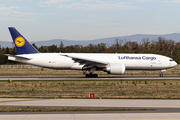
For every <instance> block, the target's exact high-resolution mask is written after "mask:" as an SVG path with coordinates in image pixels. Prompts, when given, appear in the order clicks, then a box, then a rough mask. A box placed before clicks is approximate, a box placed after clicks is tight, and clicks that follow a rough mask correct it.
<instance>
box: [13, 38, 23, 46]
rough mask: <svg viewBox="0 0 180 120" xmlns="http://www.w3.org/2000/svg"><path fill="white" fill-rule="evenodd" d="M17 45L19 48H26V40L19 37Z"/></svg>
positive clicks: (16, 41)
mask: <svg viewBox="0 0 180 120" xmlns="http://www.w3.org/2000/svg"><path fill="white" fill-rule="evenodd" d="M15 44H16V46H17V47H22V46H24V44H25V40H24V38H23V37H17V38H16V39H15Z"/></svg>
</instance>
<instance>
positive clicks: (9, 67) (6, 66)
mask: <svg viewBox="0 0 180 120" xmlns="http://www.w3.org/2000/svg"><path fill="white" fill-rule="evenodd" d="M13 68H14V69H17V68H19V69H20V68H41V67H38V66H33V65H0V69H13ZM176 68H180V64H178V65H177V66H176Z"/></svg>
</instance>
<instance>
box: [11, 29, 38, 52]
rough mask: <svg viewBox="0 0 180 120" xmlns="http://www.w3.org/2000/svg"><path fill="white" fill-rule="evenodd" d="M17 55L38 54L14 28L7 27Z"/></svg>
mask: <svg viewBox="0 0 180 120" xmlns="http://www.w3.org/2000/svg"><path fill="white" fill-rule="evenodd" d="M9 31H10V33H11V36H12V39H13V42H14V45H15V47H16V50H17V52H18V54H33V53H39V52H38V51H37V50H36V49H35V48H34V47H33V46H32V45H31V44H30V43H29V42H28V41H27V40H26V39H25V38H24V37H23V36H22V35H21V34H20V33H19V32H18V31H17V30H16V29H15V28H14V27H9Z"/></svg>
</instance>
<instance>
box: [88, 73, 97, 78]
mask: <svg viewBox="0 0 180 120" xmlns="http://www.w3.org/2000/svg"><path fill="white" fill-rule="evenodd" d="M86 77H87V78H97V77H98V75H97V74H91V73H90V74H86Z"/></svg>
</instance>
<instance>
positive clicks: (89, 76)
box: [86, 67, 98, 78]
mask: <svg viewBox="0 0 180 120" xmlns="http://www.w3.org/2000/svg"><path fill="white" fill-rule="evenodd" d="M95 70H96V68H95V67H93V68H91V69H90V70H89V72H90V73H89V74H86V77H87V78H97V77H98V75H97V74H93V73H94V72H95Z"/></svg>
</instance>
